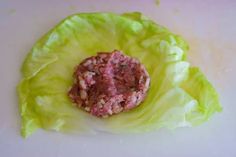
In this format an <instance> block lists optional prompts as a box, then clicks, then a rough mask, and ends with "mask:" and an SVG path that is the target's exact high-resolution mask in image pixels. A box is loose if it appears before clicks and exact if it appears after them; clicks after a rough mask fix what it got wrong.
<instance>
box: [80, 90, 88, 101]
mask: <svg viewBox="0 0 236 157" xmlns="http://www.w3.org/2000/svg"><path fill="white" fill-rule="evenodd" d="M80 97H81V99H83V100H85V99H86V98H87V92H86V91H85V90H80Z"/></svg>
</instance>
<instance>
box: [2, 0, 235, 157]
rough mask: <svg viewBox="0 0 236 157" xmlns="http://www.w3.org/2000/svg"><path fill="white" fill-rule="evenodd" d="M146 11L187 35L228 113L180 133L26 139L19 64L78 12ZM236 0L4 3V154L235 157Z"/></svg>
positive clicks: (193, 53) (194, 60)
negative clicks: (19, 102) (39, 41)
mask: <svg viewBox="0 0 236 157" xmlns="http://www.w3.org/2000/svg"><path fill="white" fill-rule="evenodd" d="M91 11H93V12H94V11H109V12H117V13H122V12H127V11H141V12H143V13H144V14H145V15H146V16H147V17H149V18H151V19H153V20H154V21H156V22H157V23H159V24H161V25H164V26H166V27H168V28H169V29H170V30H172V31H173V32H175V33H177V34H181V35H182V36H183V37H184V38H185V39H186V40H187V41H188V42H189V44H190V47H191V50H190V52H189V60H190V61H191V63H192V64H193V65H197V66H200V67H201V68H202V70H203V71H204V72H205V74H206V75H207V77H208V78H209V80H211V81H212V83H213V84H214V86H215V87H216V89H217V90H218V92H219V93H220V98H221V102H222V105H223V108H224V111H223V112H222V113H221V114H216V115H215V116H213V117H212V119H211V120H210V121H208V122H207V123H205V124H203V125H201V126H199V127H195V128H181V129H177V130H176V131H174V132H171V131H167V130H164V129H163V130H160V131H158V132H153V133H148V134H139V135H111V134H102V133H98V134H96V135H76V136H74V135H63V134H60V133H54V132H47V131H42V130H39V131H38V132H36V133H35V134H33V135H32V136H31V137H29V138H28V139H26V140H25V139H23V138H21V136H20V134H19V129H20V117H19V113H18V107H17V97H16V91H15V87H16V84H17V83H18V81H19V79H20V73H19V69H20V65H21V64H22V61H23V59H24V57H25V55H26V54H27V52H28V51H29V50H30V48H31V47H32V46H33V44H34V43H35V41H36V40H37V39H38V38H39V37H41V36H42V35H43V34H44V33H45V32H47V31H48V30H49V29H51V28H52V27H53V26H54V25H55V24H56V23H58V22H59V21H60V20H61V19H62V18H64V17H66V16H68V15H70V14H73V13H76V12H91ZM235 17H236V1H234V0H231V1H229V0H228V1H227V0H221V1H220V0H218V1H217V0H202V1H201V2H200V1H195V0H188V1H187V0H186V1H184V0H179V1H175V0H173V1H171V0H161V3H160V6H157V5H156V4H155V0H116V1H115V0H87V1H86V0H64V1H56V0H50V1H49V0H44V1H42V0H40V1H35V2H33V0H32V1H30V0H28V1H27V0H22V1H20V0H19V1H17V0H15V1H13V0H1V1H0V77H1V78H0V108H1V109H0V156H1V157H15V156H17V157H25V156H30V157H65V156H81V157H82V156H83V157H88V156H103V157H108V156H114V157H120V156H129V157H145V156H162V157H169V156H176V157H178V156H181V157H190V156H191V157H198V156H201V157H203V156H206V157H218V156H219V157H221V156H226V157H235V156H236V104H235V97H236V94H235V89H236V83H235V81H236V71H235V68H236V59H235V58H236V44H235V41H236V27H235V25H236V20H235Z"/></svg>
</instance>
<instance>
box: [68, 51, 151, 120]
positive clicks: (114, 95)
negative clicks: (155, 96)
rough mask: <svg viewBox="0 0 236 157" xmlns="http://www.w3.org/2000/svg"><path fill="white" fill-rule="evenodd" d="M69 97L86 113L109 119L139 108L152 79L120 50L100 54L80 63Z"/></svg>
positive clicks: (139, 65) (138, 64) (134, 60)
mask: <svg viewBox="0 0 236 157" xmlns="http://www.w3.org/2000/svg"><path fill="white" fill-rule="evenodd" d="M74 77H75V83H74V85H73V86H72V88H71V89H70V91H69V93H68V95H69V97H70V98H71V100H72V101H73V102H74V103H75V104H76V105H77V106H78V107H80V108H82V109H83V110H85V111H87V112H89V113H91V114H92V115H94V116H97V117H104V118H105V117H109V116H111V115H114V114H118V113H120V112H123V111H127V110H130V109H132V108H134V107H136V106H138V105H139V104H140V103H141V102H142V101H143V100H144V98H145V96H146V93H147V91H148V88H149V84H150V78H149V75H148V72H147V71H146V69H145V67H144V66H143V65H142V64H141V63H140V62H139V61H138V60H137V59H135V58H132V57H129V56H126V55H124V54H123V53H122V52H121V51H118V50H114V51H113V52H111V53H109V52H99V53H98V54H97V56H93V57H89V58H87V59H85V60H84V61H82V63H80V64H79V65H78V66H77V68H76V70H75V72H74Z"/></svg>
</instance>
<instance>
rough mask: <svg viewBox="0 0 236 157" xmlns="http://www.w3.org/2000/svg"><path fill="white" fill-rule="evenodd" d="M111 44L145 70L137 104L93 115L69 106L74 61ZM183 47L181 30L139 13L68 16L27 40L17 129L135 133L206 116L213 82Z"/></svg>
mask: <svg viewBox="0 0 236 157" xmlns="http://www.w3.org/2000/svg"><path fill="white" fill-rule="evenodd" d="M114 49H118V50H122V51H123V52H124V53H125V54H127V55H130V56H132V57H136V58H138V59H139V60H140V61H141V62H142V63H143V64H144V65H145V67H146V68H147V70H148V72H149V74H150V77H151V86H150V89H149V92H148V95H147V97H146V99H145V101H144V102H143V103H142V104H141V105H140V106H139V107H137V108H135V109H133V110H131V111H129V112H125V113H121V114H118V115H116V116H113V117H111V118H108V119H98V118H95V117H92V116H90V115H88V114H87V113H85V112H83V111H81V110H79V109H78V108H76V107H74V106H73V104H72V103H71V101H70V100H69V98H68V96H67V92H68V90H69V88H70V87H71V85H72V83H73V76H72V74H73V71H74V67H75V66H76V65H78V64H79V63H80V62H81V61H82V60H83V59H85V58H86V57H89V56H91V55H96V53H97V52H101V51H112V50H114ZM187 50H188V45H187V43H186V42H185V41H184V40H183V39H182V38H181V37H180V36H178V35H175V34H173V33H171V32H170V31H168V30H167V29H166V28H164V27H162V26H160V25H157V24H155V23H154V22H152V21H151V20H149V19H147V18H146V17H144V16H143V15H142V14H141V13H138V12H135V13H125V14H122V15H116V14H112V13H84V14H76V15H72V16H69V17H68V18H66V19H64V20H63V21H62V22H61V23H60V24H58V25H57V26H56V27H55V28H54V29H52V30H51V31H50V32H49V33H47V34H46V35H45V36H44V37H42V38H41V39H40V40H39V41H38V42H37V43H36V44H35V45H34V46H33V48H32V50H31V52H30V53H29V54H28V55H27V57H26V59H25V61H24V63H23V66H22V73H23V78H22V81H21V82H20V83H19V85H18V96H19V105H20V112H21V117H22V129H21V130H22V136H24V137H27V136H29V135H31V134H32V133H33V132H34V131H35V130H37V129H38V128H43V129H47V130H55V131H61V132H81V131H92V130H93V129H94V128H95V129H99V130H101V129H102V130H106V131H111V132H142V131H147V130H153V129H158V128H160V127H167V128H176V127H180V126H193V125H197V124H200V123H202V122H204V121H206V120H207V119H209V117H210V116H211V115H212V114H213V113H214V112H219V111H221V107H220V104H219V100H218V96H217V93H216V91H215V90H214V88H213V87H212V85H211V84H210V83H209V82H208V81H207V79H206V78H205V77H204V75H203V74H202V73H201V72H200V71H199V70H198V69H197V68H191V67H190V65H189V63H188V62H187V61H186V51H187ZM100 124H101V125H100ZM95 126H96V127H95Z"/></svg>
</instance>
